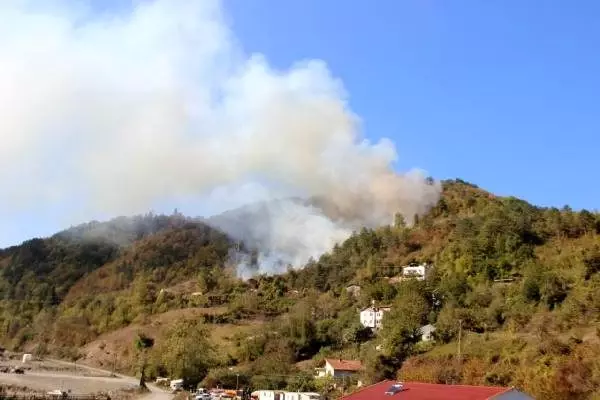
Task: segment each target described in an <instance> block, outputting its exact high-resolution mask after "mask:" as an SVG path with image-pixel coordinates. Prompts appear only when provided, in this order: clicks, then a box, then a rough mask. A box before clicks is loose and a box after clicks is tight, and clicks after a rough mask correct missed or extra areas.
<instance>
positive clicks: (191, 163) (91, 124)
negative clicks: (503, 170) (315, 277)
mask: <svg viewBox="0 0 600 400" xmlns="http://www.w3.org/2000/svg"><path fill="white" fill-rule="evenodd" d="M72 3H73V2H67V1H51V2H47V1H41V0H39V1H36V0H31V1H15V2H3V3H2V4H1V5H0V16H1V17H2V21H3V23H2V24H0V88H1V90H0V107H1V108H2V110H3V113H2V115H3V118H2V119H3V121H2V125H1V126H0V132H1V138H2V145H1V146H0V182H1V183H2V184H3V187H4V188H10V189H11V190H9V191H7V195H6V196H4V197H3V198H2V199H1V200H0V206H1V207H2V208H3V209H4V210H5V211H4V212H6V213H8V212H11V211H13V210H17V209H18V210H28V209H32V210H33V209H35V207H36V204H40V203H48V204H63V203H64V204H71V203H77V204H79V205H80V208H81V210H80V211H78V212H80V213H81V214H80V215H81V218H89V217H90V215H92V214H93V213H97V212H102V213H107V214H112V215H122V214H133V213H143V212H145V211H147V210H148V209H150V208H153V207H155V206H156V204H159V203H165V202H166V203H168V202H169V201H171V203H169V204H175V205H176V199H177V198H180V197H186V198H196V197H197V198H202V197H203V196H209V195H211V193H212V194H214V193H215V190H217V191H218V188H220V187H236V185H238V186H240V185H245V184H247V183H248V182H254V183H255V184H256V185H257V186H258V187H260V188H261V189H260V190H261V195H260V196H259V197H260V198H261V199H262V200H265V201H267V203H263V204H267V205H265V206H264V207H266V212H267V214H268V219H266V220H260V221H259V220H257V219H256V218H255V219H254V220H251V221H245V222H246V225H244V224H242V223H238V222H240V221H236V222H235V223H232V222H231V221H232V220H229V222H223V220H222V219H221V220H219V219H217V220H215V221H214V223H215V224H216V225H217V226H221V227H223V229H226V230H227V231H228V232H229V233H231V234H233V235H234V236H236V237H239V238H242V239H248V238H250V239H252V241H253V242H254V243H255V244H257V245H258V246H261V248H260V250H261V253H260V254H261V255H260V256H259V261H260V262H259V266H258V272H264V273H274V272H280V271H281V270H282V269H283V268H285V265H287V264H288V263H290V264H292V265H293V266H295V267H299V266H301V265H303V264H304V263H305V262H306V261H307V260H308V259H309V258H310V257H317V256H319V255H320V254H322V253H323V252H325V251H328V250H330V249H331V247H332V246H333V244H334V243H335V242H338V241H341V240H343V239H345V238H347V237H348V235H349V234H350V233H351V231H352V230H353V229H356V228H357V227H359V226H377V225H381V224H388V223H390V222H391V221H392V218H393V215H394V213H396V212H401V213H402V214H403V215H405V216H406V217H407V218H412V216H413V215H415V214H419V213H423V212H425V211H426V210H427V209H428V208H429V207H431V206H432V205H433V204H435V202H436V201H437V199H438V197H439V193H440V187H439V185H437V184H429V183H427V182H426V180H425V176H424V175H423V174H422V173H420V172H418V171H410V172H408V173H405V174H398V173H396V172H395V171H394V170H393V168H392V167H393V163H394V162H395V160H396V157H397V153H396V149H395V146H394V144H393V143H392V142H390V141H389V140H387V139H382V140H380V141H377V142H374V143H373V142H369V141H368V140H366V139H365V138H364V137H363V136H362V133H361V127H360V121H359V119H358V118H357V116H356V115H354V114H353V113H352V111H351V110H350V108H349V106H348V97H347V94H346V93H345V91H344V87H343V85H342V83H341V82H340V81H339V80H338V79H336V78H335V77H334V76H333V75H332V74H331V72H330V71H329V70H328V69H327V66H326V64H325V63H324V62H323V61H320V60H301V61H299V62H298V63H297V64H295V65H293V66H291V67H289V68H287V69H284V70H279V69H275V68H273V67H271V66H270V65H269V63H268V60H267V59H266V58H265V57H264V56H262V55H260V54H251V55H246V54H244V52H243V49H242V48H241V47H240V46H239V45H238V43H237V39H236V38H235V37H234V36H233V33H232V31H231V30H230V29H229V27H228V25H227V23H226V21H225V18H224V15H223V9H222V5H221V4H220V2H219V1H211V0H204V1H199V0H155V1H144V2H141V1H140V2H135V6H134V7H131V9H121V10H118V11H115V12H109V11H106V10H103V11H102V12H99V11H98V10H92V9H89V8H84V7H83V6H82V5H79V6H77V7H75V6H73V4H72ZM82 4H83V2H82ZM256 182H259V183H256ZM228 193H230V192H228ZM233 193H235V191H234V192H233ZM230 194H231V193H230ZM290 196H299V197H301V198H323V199H326V202H327V204H328V205H329V207H330V208H331V210H330V211H331V212H327V211H323V208H322V207H318V206H315V205H313V204H308V203H306V202H304V203H303V202H299V201H292V200H289V199H288V198H289V197H290ZM281 197H283V198H285V199H288V200H283V201H281V202H277V203H276V205H275V204H273V205H268V204H269V200H273V199H274V198H281ZM236 200H237V202H238V203H240V204H243V203H244V199H242V198H240V199H236ZM71 212H75V211H73V209H72V208H70V207H65V211H64V213H65V214H68V213H71ZM86 213H89V215H87V214H86ZM235 218H237V217H235ZM235 218H234V219H233V221H235ZM248 224H250V225H248ZM242 265H244V264H243V263H242ZM254 272H255V271H250V272H248V271H246V270H244V271H243V274H246V275H247V274H248V273H254Z"/></svg>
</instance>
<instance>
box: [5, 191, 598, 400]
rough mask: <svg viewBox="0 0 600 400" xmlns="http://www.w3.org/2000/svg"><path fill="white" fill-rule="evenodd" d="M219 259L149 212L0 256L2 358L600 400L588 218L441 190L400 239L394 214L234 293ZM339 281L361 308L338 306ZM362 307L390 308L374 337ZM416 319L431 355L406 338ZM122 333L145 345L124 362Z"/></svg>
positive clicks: (594, 219)
mask: <svg viewBox="0 0 600 400" xmlns="http://www.w3.org/2000/svg"><path fill="white" fill-rule="evenodd" d="M124 221H128V223H127V224H123V222H124ZM131 221H136V222H135V223H132V222H131ZM117 222H119V223H117ZM99 228H101V229H100V230H99ZM100 231H101V232H102V234H100V233H98V232H100ZM106 232H110V235H107V234H106ZM233 248H234V241H232V240H231V239H230V238H228V237H227V236H226V235H224V234H223V233H220V232H219V231H217V230H215V229H212V228H210V227H209V226H208V225H206V224H204V223H203V222H202V221H197V220H189V219H186V218H184V217H182V216H180V215H173V216H153V215H149V216H145V217H138V218H136V219H134V220H131V219H125V220H119V221H113V222H112V223H108V224H104V225H103V224H91V225H89V226H82V227H77V228H73V229H71V230H69V231H66V232H63V233H61V234H57V235H56V236H54V237H51V238H48V239H33V240H31V241H28V242H25V243H23V244H22V245H20V246H16V247H13V248H9V249H5V250H2V251H0V267H1V271H0V294H1V297H2V299H3V300H2V302H1V309H0V310H1V312H2V314H1V316H0V323H1V327H2V329H3V333H4V335H3V341H4V344H5V345H7V346H10V347H13V348H22V349H23V348H26V349H33V350H34V351H36V352H38V353H40V354H46V353H54V354H57V355H60V356H63V357H72V358H85V360H86V362H90V363H94V362H98V361H97V360H99V359H102V360H103V362H104V363H108V362H109V361H108V360H110V358H111V357H113V356H114V358H115V359H116V360H120V361H119V362H116V363H117V365H118V366H119V368H121V369H123V370H129V371H134V370H139V369H141V367H142V365H143V366H144V367H145V370H146V374H149V375H151V376H156V375H162V376H164V375H168V376H183V377H185V378H186V379H187V380H188V381H189V382H190V383H194V384H195V383H196V382H198V381H200V380H204V384H207V385H208V384H216V383H219V384H222V385H225V386H227V385H233V386H235V384H236V380H239V383H240V385H251V386H253V387H261V388H266V387H271V388H275V387H287V388H289V389H293V390H296V389H298V390H320V391H322V392H324V393H328V392H329V391H331V386H330V385H329V383H328V382H315V381H314V379H313V378H312V377H311V371H310V368H311V367H313V366H315V365H316V364H317V363H318V361H319V360H321V359H322V358H324V357H326V356H339V357H347V358H360V359H361V360H362V361H363V363H364V364H365V366H366V368H365V371H364V373H363V375H364V376H363V379H364V380H365V381H367V382H372V381H377V380H379V379H383V378H393V377H396V376H398V377H400V378H401V379H405V380H425V381H431V382H453V383H460V382H462V383H469V384H487V385H513V386H517V387H520V388H522V389H523V390H525V391H527V392H528V393H530V394H532V395H534V396H536V397H537V398H543V399H587V398H600V397H594V396H600V361H599V360H600V357H599V356H600V346H599V344H600V338H599V336H598V335H599V334H600V320H599V317H600V296H599V294H600V290H599V289H600V274H598V272H599V271H600V216H599V215H598V214H597V213H593V212H589V211H585V210H582V211H579V212H575V211H573V210H571V209H570V208H568V207H563V208H562V209H555V208H539V207H535V206H532V205H530V204H528V203H526V202H524V201H522V200H519V199H516V198H512V197H497V196H494V195H492V194H490V193H488V192H485V191H484V190H481V189H479V188H477V187H476V186H474V185H471V184H468V183H466V182H463V181H460V180H456V181H447V182H444V191H443V196H442V198H441V200H440V201H439V203H438V204H437V206H436V207H435V208H433V209H432V210H430V212H429V213H427V214H426V215H423V216H418V217H417V218H415V223H414V225H413V226H410V227H407V226H406V225H405V224H404V223H403V221H402V219H401V218H398V219H397V222H396V224H395V226H387V227H382V228H379V229H376V230H368V229H363V230H361V231H360V232H356V233H355V234H354V235H353V236H352V237H350V238H349V239H348V240H346V241H345V242H344V243H341V244H339V245H337V246H336V247H335V248H334V249H333V251H332V252H331V253H329V254H325V255H323V256H322V257H320V259H318V260H313V261H311V262H309V263H308V265H306V267H305V268H304V269H302V270H297V271H292V270H290V271H288V273H286V274H284V275H281V276H274V277H265V276H262V277H256V278H255V279H251V280H249V281H246V282H242V281H240V280H238V279H236V278H235V276H234V273H233V272H232V268H231V267H232V266H230V265H228V260H229V255H230V252H231V251H232V249H233ZM235 248H239V244H237V243H236V244H235ZM422 262H427V263H430V264H431V265H433V266H434V267H433V270H432V273H431V274H430V275H429V276H428V278H427V279H426V280H425V281H413V280H411V281H403V282H397V281H396V280H394V279H390V278H393V277H394V276H396V275H398V274H400V272H401V267H402V266H404V265H407V264H410V263H422ZM350 284H357V285H360V286H361V292H360V295H358V296H353V295H352V294H350V293H347V292H346V290H345V288H346V287H347V286H348V285H350ZM372 300H375V301H376V302H379V303H387V304H391V305H392V307H393V308H392V311H391V312H390V313H388V314H386V316H385V318H384V328H383V329H382V330H381V331H380V332H378V334H377V335H376V336H373V335H372V334H371V332H370V331H369V330H366V329H363V328H362V326H361V325H360V323H359V320H358V312H357V309H359V308H360V307H363V306H366V305H368V304H370V303H371V301H372ZM176 310H179V311H176ZM175 312H176V314H174V313H175ZM173 315H177V318H172V316H173ZM168 316H169V317H168ZM427 323H433V324H435V326H436V328H437V331H436V333H435V335H436V341H435V343H426V344H425V343H422V342H419V335H418V331H419V328H420V326H422V325H424V324H427ZM459 330H460V335H461V339H462V340H461V349H460V350H461V351H460V356H459V355H458V344H457V338H458V334H459ZM216 332H219V333H218V334H215V333H216ZM140 335H141V336H140ZM136 336H139V337H145V336H151V337H152V338H153V339H154V342H153V343H154V345H153V347H152V348H148V349H140V348H138V349H137V350H136V348H135V347H134V345H133V343H134V339H135V337H136ZM116 338H119V339H118V340H117V339H116ZM117 342H118V345H117V344H116V343H117ZM138 343H139V340H138ZM80 349H81V350H80ZM377 349H379V350H377ZM86 351H87V353H86ZM143 360H145V362H142V361H143ZM230 368H233V371H232V370H230ZM346 384H351V382H346ZM331 395H332V396H333V395H334V393H331Z"/></svg>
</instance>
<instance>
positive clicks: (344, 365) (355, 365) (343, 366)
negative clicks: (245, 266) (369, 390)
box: [325, 358, 362, 372]
mask: <svg viewBox="0 0 600 400" xmlns="http://www.w3.org/2000/svg"><path fill="white" fill-rule="evenodd" d="M325 364H329V365H331V367H332V368H333V369H335V370H336V371H348V372H358V371H360V369H361V368H362V364H361V362H360V361H358V360H340V359H334V358H326V359H325Z"/></svg>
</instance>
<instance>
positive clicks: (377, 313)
mask: <svg viewBox="0 0 600 400" xmlns="http://www.w3.org/2000/svg"><path fill="white" fill-rule="evenodd" d="M391 309H392V308H391V307H388V306H381V307H375V304H373V305H372V306H371V307H367V308H365V309H363V310H361V311H360V323H361V324H362V325H363V326H364V327H365V328H371V329H374V330H377V329H381V327H382V324H383V314H384V313H385V312H388V311H390V310H391Z"/></svg>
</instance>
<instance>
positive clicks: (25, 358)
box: [22, 353, 33, 364]
mask: <svg viewBox="0 0 600 400" xmlns="http://www.w3.org/2000/svg"><path fill="white" fill-rule="evenodd" d="M31 360H33V356H32V355H31V354H29V353H26V354H23V360H22V362H23V364H25V363H27V362H29V361H31Z"/></svg>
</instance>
